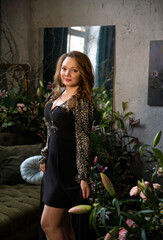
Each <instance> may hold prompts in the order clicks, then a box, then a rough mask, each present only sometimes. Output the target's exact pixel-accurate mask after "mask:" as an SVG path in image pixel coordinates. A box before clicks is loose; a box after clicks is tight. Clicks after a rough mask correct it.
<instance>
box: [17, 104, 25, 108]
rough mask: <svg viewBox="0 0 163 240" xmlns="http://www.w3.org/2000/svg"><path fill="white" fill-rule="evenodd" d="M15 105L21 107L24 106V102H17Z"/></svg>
mask: <svg viewBox="0 0 163 240" xmlns="http://www.w3.org/2000/svg"><path fill="white" fill-rule="evenodd" d="M17 107H22V108H23V107H25V105H24V103H18V104H17Z"/></svg>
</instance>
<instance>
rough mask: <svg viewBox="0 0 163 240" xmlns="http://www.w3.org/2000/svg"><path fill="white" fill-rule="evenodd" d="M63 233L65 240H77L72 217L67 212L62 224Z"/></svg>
mask: <svg viewBox="0 0 163 240" xmlns="http://www.w3.org/2000/svg"><path fill="white" fill-rule="evenodd" d="M62 229H63V233H64V236H65V240H75V239H76V238H75V233H74V229H73V227H72V216H71V214H70V213H68V212H66V213H65V215H64V219H63V224H62Z"/></svg>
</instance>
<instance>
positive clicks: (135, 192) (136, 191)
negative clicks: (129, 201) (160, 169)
mask: <svg viewBox="0 0 163 240" xmlns="http://www.w3.org/2000/svg"><path fill="white" fill-rule="evenodd" d="M139 192H140V189H139V188H138V186H135V187H133V188H131V190H130V196H131V197H132V196H137V195H138V194H139Z"/></svg>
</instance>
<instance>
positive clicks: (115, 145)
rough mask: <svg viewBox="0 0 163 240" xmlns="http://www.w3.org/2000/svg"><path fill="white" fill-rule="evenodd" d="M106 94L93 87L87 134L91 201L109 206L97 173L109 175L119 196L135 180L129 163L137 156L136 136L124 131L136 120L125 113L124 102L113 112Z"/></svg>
mask: <svg viewBox="0 0 163 240" xmlns="http://www.w3.org/2000/svg"><path fill="white" fill-rule="evenodd" d="M108 96H109V95H108V93H107V90H106V89H105V88H103V87H101V88H97V89H95V90H94V106H95V122H94V126H93V129H92V136H91V137H92V138H91V143H92V146H91V149H92V151H91V164H92V170H91V178H92V179H93V184H92V196H91V198H92V201H93V202H95V203H96V202H100V204H102V205H105V206H106V205H110V202H108V198H109V196H108V194H107V193H106V192H105V191H104V187H103V184H102V183H101V181H100V173H101V172H105V173H106V174H107V175H108V176H109V177H110V179H111V180H112V181H113V182H114V184H115V186H116V188H117V189H116V191H117V194H118V195H119V196H121V197H123V196H125V195H126V194H128V190H129V189H130V187H131V186H132V185H133V184H135V183H136V179H135V177H134V174H133V172H132V165H133V164H135V162H136V159H137V158H138V157H139V153H138V146H139V142H138V139H137V138H135V137H133V136H131V135H130V134H128V130H131V131H132V128H133V126H136V125H138V124H139V120H134V117H133V116H134V114H133V113H132V112H126V109H127V103H125V102H123V103H122V113H121V114H120V112H119V111H117V112H113V111H112V101H111V100H110V98H109V97H108ZM131 116H132V117H131ZM130 117H131V118H130ZM94 156H96V157H95V158H94ZM93 159H94V160H93ZM124 189H125V191H124Z"/></svg>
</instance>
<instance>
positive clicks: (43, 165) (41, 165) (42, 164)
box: [40, 163, 46, 173]
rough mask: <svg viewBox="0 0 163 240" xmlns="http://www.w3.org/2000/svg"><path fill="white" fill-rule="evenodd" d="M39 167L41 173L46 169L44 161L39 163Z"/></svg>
mask: <svg viewBox="0 0 163 240" xmlns="http://www.w3.org/2000/svg"><path fill="white" fill-rule="evenodd" d="M40 169H41V171H43V173H45V169H46V166H45V163H40Z"/></svg>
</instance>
